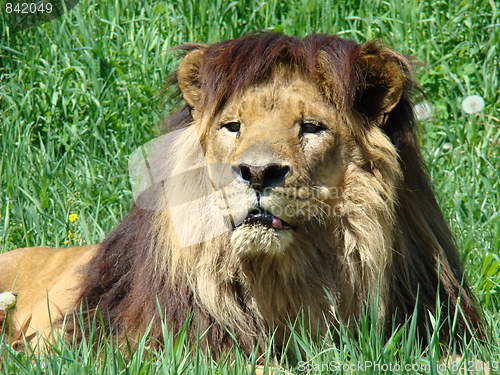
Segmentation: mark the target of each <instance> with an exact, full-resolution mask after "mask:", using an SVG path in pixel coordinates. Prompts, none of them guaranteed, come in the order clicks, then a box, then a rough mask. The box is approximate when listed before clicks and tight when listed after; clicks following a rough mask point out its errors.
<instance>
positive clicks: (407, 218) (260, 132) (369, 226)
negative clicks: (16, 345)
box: [0, 32, 481, 355]
mask: <svg viewBox="0 0 500 375" xmlns="http://www.w3.org/2000/svg"><path fill="white" fill-rule="evenodd" d="M180 49H182V50H184V56H183V58H182V60H181V62H180V64H179V67H178V69H177V71H176V73H175V75H174V79H173V80H172V82H173V84H174V86H176V87H178V88H179V89H180V93H181V95H182V100H183V102H182V103H183V104H182V106H181V108H180V109H179V110H178V111H177V112H176V113H174V115H172V116H171V117H170V119H169V120H168V121H167V125H168V129H169V130H170V131H171V132H173V133H175V132H177V133H175V134H176V136H175V137H174V138H173V140H172V139H170V140H169V143H168V144H161V147H156V148H155V151H154V152H152V154H151V155H150V163H149V164H148V165H150V166H151V169H154V170H155V171H154V173H152V174H154V177H155V178H156V180H157V181H155V182H154V183H152V184H151V186H148V187H147V188H145V189H143V190H142V191H140V194H138V195H137V197H136V202H135V205H134V207H133V208H132V209H131V211H130V213H129V214H128V215H127V216H126V217H125V219H124V220H123V221H122V222H121V224H119V225H118V227H117V228H116V229H115V230H114V231H113V232H112V233H111V234H109V235H108V236H107V237H106V238H105V239H104V241H103V242H102V243H100V244H98V245H91V246H86V247H76V248H69V249H50V248H27V249H19V250H14V251H11V252H7V253H5V254H2V255H1V256H0V291H5V290H16V291H17V292H18V301H17V306H16V309H15V310H14V311H13V312H12V320H11V324H12V327H11V328H12V331H13V332H17V331H19V330H23V332H24V333H25V335H26V337H28V338H31V337H34V336H35V332H39V333H40V334H41V335H43V336H50V333H51V328H52V325H53V324H54V323H55V322H57V320H58V319H59V321H60V320H61V318H62V317H63V316H65V315H66V314H71V313H73V312H75V311H83V316H87V317H92V316H93V314H95V313H96V312H97V311H100V312H101V313H102V314H104V315H103V316H104V317H105V318H104V319H103V321H104V322H105V327H102V328H103V329H106V330H108V329H109V330H111V331H113V332H117V333H118V334H119V335H120V336H121V337H133V336H138V335H140V334H142V333H144V332H145V331H146V330H147V329H148V333H149V335H150V336H151V337H152V338H154V339H160V340H161V337H162V322H163V323H165V324H166V325H167V326H168V327H169V328H170V329H171V330H172V332H174V333H178V332H179V331H180V330H181V329H182V327H183V325H184V324H185V322H186V319H187V318H188V317H189V319H188V321H189V327H190V328H189V330H188V334H189V337H191V338H192V339H193V342H196V339H195V337H196V335H197V334H199V333H200V332H201V333H204V336H203V339H202V340H201V344H202V345H203V346H204V347H207V348H210V350H211V352H212V353H214V354H215V355H217V353H223V352H224V351H225V350H228V349H229V348H230V347H231V346H233V345H234V343H235V341H236V342H237V343H238V345H239V346H240V348H242V349H243V350H244V351H246V352H250V351H252V350H253V349H255V348H261V349H262V348H263V343H265V342H266V338H268V337H269V336H268V335H270V334H273V335H274V345H275V346H276V347H277V348H281V347H282V346H283V345H284V342H285V340H286V337H287V330H288V328H287V327H289V324H290V322H294V321H295V320H296V319H297V318H298V317H300V316H301V314H304V313H305V314H307V319H306V321H308V322H310V323H309V324H310V325H308V327H309V329H311V330H313V329H316V328H315V327H320V331H321V329H323V328H321V327H324V326H325V324H332V325H336V324H337V325H338V324H354V323H355V322H357V321H359V319H360V317H361V316H362V314H363V312H364V311H366V309H367V308H369V307H373V306H375V307H374V308H376V314H377V322H378V324H380V325H381V326H384V325H390V324H391V322H392V323H393V322H394V321H396V322H398V323H403V322H405V321H406V319H407V318H408V317H410V316H412V315H413V314H417V316H416V319H417V322H418V326H419V327H420V332H421V336H422V338H425V337H426V330H425V327H426V324H427V323H428V322H427V320H428V317H429V315H433V316H434V317H436V316H437V314H436V311H437V309H438V308H440V310H441V323H442V325H443V329H442V330H441V335H440V339H441V340H443V342H445V341H446V340H447V339H448V338H449V336H450V335H454V336H456V337H457V338H461V337H462V336H466V335H469V336H470V335H471V334H480V332H481V318H480V312H479V309H478V307H477V305H476V303H475V299H474V296H473V295H472V293H471V290H470V288H469V286H468V285H467V283H466V280H465V277H464V272H463V270H462V266H461V264H460V261H459V258H458V255H457V250H456V247H455V244H454V239H453V237H452V234H451V232H450V230H449V229H448V226H447V224H446V223H445V220H444V219H443V215H442V213H441V211H440V209H439V207H438V204H437V202H436V199H435V197H434V194H433V191H432V188H431V185H430V181H429V177H428V176H427V172H426V169H425V166H424V162H423V158H422V155H421V151H420V148H419V145H418V140H417V134H416V133H417V129H416V125H415V121H414V116H413V112H412V108H413V104H414V103H413V101H414V98H415V97H416V95H417V94H418V93H419V89H418V86H417V85H416V83H415V82H414V80H413V77H412V75H413V73H412V63H411V61H410V59H409V58H407V57H405V56H404V55H402V54H399V53H397V52H395V51H392V50H391V49H389V48H388V47H386V46H384V45H383V44H381V43H380V42H377V41H372V42H367V43H365V44H362V45H360V44H358V43H356V42H354V41H350V40H346V39H342V38H340V37H338V36H332V35H323V34H317V35H310V36H307V37H305V38H303V39H299V38H296V37H292V36H286V35H282V34H278V33H266V32H262V33H254V34H250V35H246V36H243V37H241V38H238V39H234V40H228V41H223V42H220V43H215V44H213V45H203V44H189V45H184V46H181V47H180ZM168 134H170V133H168ZM168 134H167V135H168ZM166 153H168V155H166ZM148 168H149V167H148ZM167 170H168V171H167ZM172 176H173V177H172ZM47 297H48V298H49V302H50V304H49V307H51V315H49V314H48V312H47ZM374 301H376V303H374ZM438 303H439V305H440V306H437V304H438ZM458 308H460V312H459V313H457V309H458ZM160 315H161V316H162V319H160V318H159V316H160ZM454 319H455V320H456V327H453V329H452V324H451V322H452V321H453V320H454ZM89 320H90V318H89ZM26 322H29V324H28V325H29V328H28V327H27V326H26ZM23 323H24V329H23ZM87 324H88V322H87ZM150 324H151V326H149V325H150Z"/></svg>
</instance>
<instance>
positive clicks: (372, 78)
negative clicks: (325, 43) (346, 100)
mask: <svg viewBox="0 0 500 375" xmlns="http://www.w3.org/2000/svg"><path fill="white" fill-rule="evenodd" d="M408 65H409V64H408V62H407V61H406V59H405V58H404V57H402V56H400V55H398V54H396V53H395V52H392V51H390V50H388V49H385V48H383V47H379V46H378V45H377V44H375V43H367V44H365V45H364V46H363V47H362V50H361V54H360V56H359V60H358V66H357V67H358V69H359V71H358V72H359V73H358V74H359V75H358V77H359V79H360V82H359V86H358V90H357V94H356V106H357V108H358V110H359V111H360V112H361V113H363V114H364V115H366V116H368V117H369V118H371V119H373V120H376V121H377V122H379V124H380V125H382V124H383V122H384V119H385V118H386V117H387V116H386V115H387V114H389V113H390V112H391V111H392V110H393V109H394V107H396V105H397V104H398V103H399V101H400V99H401V96H402V95H403V90H404V87H405V83H406V81H407V77H406V73H405V69H407V67H408Z"/></svg>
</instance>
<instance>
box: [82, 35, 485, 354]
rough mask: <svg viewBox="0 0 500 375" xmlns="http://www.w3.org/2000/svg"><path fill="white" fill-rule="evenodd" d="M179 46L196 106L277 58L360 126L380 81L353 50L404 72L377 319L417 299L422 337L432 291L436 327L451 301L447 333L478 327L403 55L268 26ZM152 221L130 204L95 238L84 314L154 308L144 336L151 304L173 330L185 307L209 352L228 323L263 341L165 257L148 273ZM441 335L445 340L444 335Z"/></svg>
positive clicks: (120, 319) (391, 130)
mask: <svg viewBox="0 0 500 375" xmlns="http://www.w3.org/2000/svg"><path fill="white" fill-rule="evenodd" d="M180 48H181V49H183V50H186V51H193V50H198V49H202V50H204V55H203V59H202V61H201V65H200V67H199V71H198V73H197V76H196V77H193V79H194V80H195V81H197V82H198V84H199V86H200V87H201V98H200V100H201V103H202V106H203V107H204V108H206V109H207V110H212V111H213V113H214V114H215V113H217V112H218V111H220V110H221V108H223V107H224V105H225V104H226V103H227V101H228V100H229V99H230V98H232V97H233V96H234V95H235V94H237V93H239V92H242V91H243V90H245V89H246V88H248V87H251V86H253V85H255V84H258V83H261V82H265V81H266V80H267V79H268V78H269V75H270V74H271V71H272V69H273V67H275V66H276V65H278V64H284V65H286V66H287V67H288V68H289V69H291V70H294V71H300V72H301V73H303V74H305V75H306V76H309V77H312V78H313V79H314V80H315V82H317V84H318V86H319V87H320V88H321V90H322V92H323V94H324V95H325V97H326V98H327V99H328V100H330V102H332V103H335V105H338V106H341V107H344V108H355V109H356V112H357V113H358V115H359V117H360V118H361V119H362V122H363V124H364V126H365V127H366V129H369V128H370V127H373V126H378V125H377V123H378V121H379V117H380V116H381V113H380V112H379V111H378V108H379V107H380V100H381V99H380V98H381V97H382V96H383V94H385V90H386V88H385V87H384V86H383V85H381V86H379V87H372V85H371V81H370V79H371V77H370V76H368V75H367V74H366V71H367V70H366V67H361V66H360V65H359V63H358V58H359V56H360V54H361V53H364V54H370V53H373V54H382V55H384V56H385V57H386V58H387V59H389V60H391V61H394V62H395V63H396V64H397V65H398V66H400V67H401V69H402V71H404V73H405V85H404V92H403V96H402V98H401V100H400V101H399V103H398V104H397V106H396V107H395V108H394V109H393V110H392V111H391V112H390V113H389V114H388V115H387V118H385V119H384V121H385V123H384V125H383V127H382V129H383V131H384V132H385V134H386V135H387V137H389V139H390V140H391V142H392V144H393V145H394V146H395V148H396V150H397V154H398V158H399V163H400V167H401V170H402V172H403V182H402V183H401V184H400V185H399V186H398V187H397V191H396V193H397V202H396V218H395V220H394V222H395V225H396V226H397V229H396V232H397V235H396V236H395V240H394V244H393V250H394V251H393V255H392V256H393V264H392V269H391V270H390V275H391V277H392V280H391V283H390V286H389V297H388V300H389V301H390V305H389V306H388V314H387V316H386V317H385V319H386V320H387V323H390V322H391V321H392V316H393V315H394V314H395V315H396V320H397V322H399V323H402V322H404V321H405V320H406V319H407V317H409V316H410V315H411V314H412V313H413V312H414V311H415V304H416V301H417V299H418V307H417V311H418V323H419V327H420V329H421V331H420V332H421V336H422V337H426V331H425V325H426V323H427V319H428V314H429V312H430V313H432V314H434V315H436V301H438V300H439V302H440V304H441V307H442V313H443V314H444V315H445V316H444V317H442V323H444V328H443V331H442V333H448V334H449V333H450V330H451V328H450V325H449V322H451V321H453V317H454V314H455V312H456V309H457V306H458V304H459V303H460V307H461V311H462V313H463V314H459V315H458V316H457V329H456V330H455V331H454V333H455V335H457V337H458V336H460V335H464V334H465V333H469V334H470V333H471V332H475V331H480V318H479V315H478V312H477V311H478V310H477V308H476V307H475V302H474V299H473V297H472V295H471V292H470V290H469V287H468V286H467V284H466V282H465V280H464V274H463V271H462V268H461V265H460V262H459V259H458V256H457V251H456V248H455V244H454V240H453V237H452V234H451V232H450V230H449V229H448V227H447V225H446V223H445V221H444V219H443V216H442V214H441V211H440V209H439V207H438V205H437V202H436V200H435V198H434V194H433V192H432V189H431V187H430V183H429V178H428V177H427V172H426V168H425V166H424V162H423V160H422V155H421V152H420V149H419V145H418V141H417V137H416V129H415V124H414V119H413V112H412V97H413V95H414V92H415V91H417V87H416V86H415V84H414V82H413V80H412V78H411V71H410V70H411V68H410V63H409V62H408V59H407V58H405V57H403V56H401V55H399V54H396V53H394V52H392V51H389V50H387V49H385V48H384V47H383V46H381V45H380V44H379V43H368V44H366V45H364V46H361V45H358V44H357V43H355V42H353V41H349V40H345V39H342V38H339V37H336V36H330V35H311V36H308V37H306V38H304V39H298V38H296V37H291V36H285V35H281V34H275V33H256V34H251V35H248V36H244V37H242V38H239V39H235V40H229V41H224V42H221V43H216V44H214V45H211V46H204V45H186V46H181V47H180ZM193 120H194V119H193V117H192V112H191V108H190V106H189V105H187V104H186V105H185V106H184V107H183V108H181V109H180V110H179V111H178V112H177V113H176V114H174V115H172V117H171V118H170V120H169V121H168V127H169V128H170V129H175V128H179V127H184V126H186V125H189V124H191V123H192V122H193ZM366 129H364V128H362V129H359V135H358V136H359V143H360V144H363V140H362V138H363V135H364V134H365V133H364V132H365V130H366ZM364 152H365V156H366V158H367V159H368V160H372V161H374V162H377V160H376V159H375V158H376V155H373V154H371V152H372V150H370V149H369V147H368V146H366V147H365V150H364ZM366 168H367V169H369V168H370V166H369V165H367V167H366ZM156 220H157V216H156V213H155V212H154V211H149V210H145V209H141V208H139V207H136V206H134V208H133V209H132V210H131V212H130V213H129V214H128V216H127V217H126V218H125V219H124V220H123V222H122V223H121V224H120V225H119V226H118V227H117V228H116V229H115V230H114V232H112V233H111V234H110V235H109V236H108V237H107V238H106V239H105V240H104V242H103V243H102V244H101V245H100V249H99V252H98V255H97V256H96V257H95V259H93V260H92V261H91V262H90V264H89V265H88V267H87V269H86V276H85V280H84V285H83V292H82V295H81V298H80V301H81V302H82V303H83V306H84V307H85V309H86V311H87V312H90V313H93V312H94V311H95V310H96V309H97V308H98V307H99V309H100V310H101V311H102V312H104V314H105V316H107V317H108V318H109V320H108V323H109V326H108V328H110V329H112V330H116V331H118V332H124V331H127V332H131V333H132V334H134V333H140V332H141V331H144V330H145V329H146V327H147V325H148V324H149V323H150V321H151V319H153V318H154V317H156V318H155V320H154V323H153V325H152V328H151V331H150V335H151V337H153V338H157V339H161V337H162V327H161V322H160V320H159V318H158V304H159V306H161V309H162V312H163V314H164V316H163V318H164V321H165V322H166V324H167V325H168V326H169V327H171V328H172V330H173V331H174V332H179V330H180V329H181V327H182V325H183V323H184V322H185V320H186V318H187V316H188V315H189V314H192V320H191V326H192V328H193V329H191V331H190V334H191V335H192V337H194V336H195V335H196V333H197V332H204V331H205V330H207V329H208V332H207V334H206V336H205V340H204V341H203V344H204V345H206V346H208V347H210V348H211V349H212V350H213V352H214V353H215V354H217V353H219V352H220V351H223V350H226V349H227V348H229V347H231V346H232V345H233V343H234V341H233V339H232V338H231V334H230V333H229V332H228V330H232V334H234V336H235V338H236V340H237V341H238V343H239V344H240V346H241V348H242V349H243V350H245V351H247V352H249V351H251V350H252V348H253V347H254V346H256V345H257V346H259V345H261V344H260V343H262V342H265V340H262V341H260V340H261V339H262V338H264V337H266V334H267V332H264V331H262V327H261V326H260V325H259V324H258V323H257V320H256V319H255V318H254V317H252V316H250V317H249V318H248V320H247V321H245V322H242V325H241V327H236V326H233V327H227V326H224V325H223V324H220V322H218V320H217V319H216V318H215V317H214V316H213V315H212V314H211V313H210V312H208V311H207V310H206V309H205V308H204V306H203V305H202V304H201V303H200V301H199V299H198V296H197V295H196V292H195V291H193V290H192V288H190V285H189V279H188V275H184V276H182V275H180V276H178V278H177V279H175V280H176V281H175V282H173V279H172V278H171V277H170V275H169V274H168V273H169V272H170V265H169V264H167V265H165V267H166V268H165V269H166V273H165V272H162V273H160V272H158V265H157V259H158V257H157V254H155V251H156V252H161V251H163V250H162V249H163V248H164V246H165V245H164V242H165V238H162V233H160V232H159V231H158V230H157V228H156V226H155V221H156ZM221 243H222V242H221ZM153 250H154V251H153ZM221 287H222V286H221ZM224 287H226V286H224ZM229 288H230V290H229V291H228V294H231V295H232V297H233V298H234V301H236V302H235V303H237V304H239V305H240V306H239V308H240V309H241V311H249V310H248V308H247V306H245V300H244V298H243V297H242V295H241V293H242V291H241V285H239V283H238V280H235V281H234V283H233V284H232V285H230V286H229ZM417 296H418V297H417ZM248 315H251V313H250V312H248ZM196 328H198V329H196ZM441 339H442V340H443V341H446V340H447V337H446V334H443V335H442V336H441ZM193 342H194V341H193ZM278 345H279V343H278Z"/></svg>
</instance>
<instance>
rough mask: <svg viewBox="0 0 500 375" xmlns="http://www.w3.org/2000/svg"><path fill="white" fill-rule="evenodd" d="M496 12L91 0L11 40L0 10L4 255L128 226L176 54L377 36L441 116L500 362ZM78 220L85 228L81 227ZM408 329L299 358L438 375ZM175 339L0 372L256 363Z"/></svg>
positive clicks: (300, 342)
mask: <svg viewBox="0 0 500 375" xmlns="http://www.w3.org/2000/svg"><path fill="white" fill-rule="evenodd" d="M499 13H500V4H499V3H498V2H495V1H492V0H490V1H487V0H467V1H466V0H463V1H425V2H424V1H417V0H408V1H381V0H371V1H364V0H357V1H347V0H344V1H338V0H337V1H330V0H323V1H319V0H314V1H313V0H302V1H298V0H293V1H292V0H290V1H277V0H270V1H255V0H253V1H250V0H245V1H238V2H228V1H221V0H214V1H213V2H208V1H207V2H196V1H193V0H179V1H175V2H169V1H165V2H158V1H151V2H145V1H144V2H134V1H129V0H115V1H110V2H106V3H104V2H92V1H85V0H82V1H81V2H80V3H79V4H78V5H77V6H76V7H75V8H74V9H73V10H72V11H71V12H70V13H69V14H67V15H65V16H63V17H61V18H59V19H56V20H54V21H52V22H50V23H47V24H44V25H42V26H39V27H36V28H33V29H30V30H26V31H22V32H19V33H16V34H11V33H10V30H9V27H8V24H7V22H6V16H5V12H4V8H3V5H2V11H1V12H0V22H1V23H0V26H1V28H0V38H1V39H0V124H1V125H0V179H1V180H0V185H1V194H0V252H4V251H8V250H11V249H14V248H16V247H24V246H33V245H50V246H70V245H79V244H86V243H95V242H98V241H100V240H102V238H103V237H104V235H105V233H107V232H109V231H110V230H111V229H112V228H113V227H114V226H115V225H116V224H117V223H118V222H119V220H120V218H122V217H123V216H124V215H125V214H126V212H127V211H128V209H129V208H130V206H131V202H132V194H131V191H130V186H129V183H128V171H127V157H128V155H130V154H131V152H132V151H133V150H134V149H135V148H136V147H138V146H139V145H141V144H143V143H145V142H146V141H148V140H150V139H152V138H153V137H154V136H155V135H157V132H156V130H155V124H156V123H158V122H159V121H160V120H161V119H162V118H164V117H165V115H166V113H168V112H169V111H170V108H171V106H170V103H166V104H165V105H164V104H163V103H162V101H161V100H160V98H159V95H158V93H159V91H160V89H161V87H162V84H163V81H164V78H165V76H166V75H167V74H168V73H169V72H171V71H172V70H173V69H174V67H175V64H176V62H177V61H178V59H177V55H176V53H175V52H172V51H170V50H169V49H170V48H171V47H173V46H175V45H178V44H181V43H185V42H216V41H219V40H223V39H228V38H233V37H237V36H240V35H242V34H244V33H246V32H250V31H253V30H257V29H274V30H279V31H284V32H285V33H287V34H291V35H297V36H304V35H307V34H309V33H312V32H325V33H335V34H340V35H341V36H343V37H345V38H350V39H354V40H356V41H358V42H364V41H366V40H370V39H373V38H380V39H382V40H383V41H384V42H386V43H387V44H389V45H391V46H392V47H393V48H395V49H396V50H398V51H401V52H403V53H405V54H408V55H412V56H414V57H415V58H416V59H417V60H419V61H420V62H422V66H421V68H420V69H419V71H418V72H417V79H418V81H419V82H420V83H421V84H422V86H423V89H424V91H425V92H426V93H427V95H428V99H429V101H430V102H431V103H432V104H433V117H432V118H431V119H430V120H427V121H426V122H424V123H423V124H422V125H421V127H422V136H421V138H422V144H423V148H424V154H425V156H426V160H427V162H428V165H429V170H430V174H431V177H432V180H433V183H434V187H435V190H436V193H437V196H438V200H439V203H440V205H441V207H442V209H443V211H444V213H445V216H446V218H447V219H448V221H449V222H450V224H451V227H452V230H453V232H454V233H455V235H456V238H457V242H458V244H459V247H460V251H461V252H460V255H461V259H462V261H463V262H464V264H465V268H466V270H467V275H468V277H469V279H470V281H471V284H472V286H473V288H474V290H475V293H476V294H477V296H478V299H479V301H480V303H481V306H482V307H483V308H484V311H485V319H486V320H487V321H488V322H489V323H490V340H489V342H488V345H486V346H479V347H478V348H475V349H471V351H472V354H473V355H476V356H481V357H482V358H484V359H485V360H489V361H494V360H496V361H498V360H499V355H498V354H499V353H500V344H499V341H498V337H500V323H499V320H500V319H499V318H500V316H499V315H500V314H499V310H500V271H499V267H500V258H499V253H500V251H499V246H500V245H499V244H500V220H499V213H498V206H499V199H498V192H499V191H500V186H499V180H500V178H499V172H498V171H499V170H500V158H499V148H500V144H499V142H500V141H499V135H500V131H499V129H500V111H499V109H498V103H499V102H500V90H499V88H498V87H499V65H498V59H499V55H500V53H499V52H500V51H499V49H500V16H499ZM471 94H478V95H480V96H482V97H483V98H484V99H485V102H486V107H485V109H484V111H483V112H482V113H480V114H478V115H467V114H465V113H464V112H463V111H462V109H461V101H462V100H463V98H464V97H466V96H468V95H471ZM445 143H451V145H452V148H451V149H449V147H443V145H444V144H445ZM447 146H448V145H447ZM72 213H76V214H78V216H79V219H78V220H77V221H76V222H73V223H70V222H69V220H68V216H69V215H70V214H72ZM410 323H411V322H409V326H408V327H405V328H403V329H401V330H399V331H397V330H396V331H395V332H394V333H393V336H392V337H393V339H392V340H389V342H386V341H383V340H382V339H380V338H379V335H377V333H376V331H375V330H373V329H372V328H370V325H369V324H368V325H367V326H365V327H364V328H363V327H360V330H362V333H363V334H362V335H359V336H360V338H358V339H355V338H354V337H353V336H351V335H350V334H349V333H346V332H341V333H338V334H339V335H340V337H341V338H342V339H341V340H340V343H339V344H335V345H340V346H332V344H331V342H329V341H328V340H325V341H323V342H320V343H318V342H315V340H312V339H310V338H307V335H305V334H298V335H297V337H296V340H295V343H294V345H296V346H298V347H299V348H300V350H301V351H302V352H303V353H305V354H306V357H307V358H308V359H309V360H310V361H311V362H310V364H315V363H316V364H320V363H326V362H330V361H336V363H341V364H352V363H357V362H358V361H364V360H367V359H368V360H374V359H375V360H376V361H378V362H379V363H389V362H392V361H396V360H397V361H399V362H400V363H406V362H408V363H420V362H422V361H423V362H425V361H427V362H428V363H436V362H435V360H437V358H436V348H435V347H432V346H431V347H429V348H415V347H412V345H411V344H412V341H411V339H410V338H411V335H412V329H411V324H410ZM363 330H364V331H363ZM169 340H170V341H169ZM166 342H167V343H169V344H167V345H166V346H165V348H164V349H162V350H159V349H158V350H157V349H147V348H145V347H144V348H143V350H142V351H139V352H135V353H132V354H130V355H128V356H127V355H126V353H123V352H121V351H120V350H116V348H115V347H114V346H113V341H112V340H108V341H104V342H102V343H100V344H99V345H100V346H99V350H98V354H101V355H96V354H93V353H92V351H91V350H89V348H88V347H86V346H85V345H83V344H82V345H81V346H79V347H76V348H75V347H70V346H68V345H67V344H65V343H61V344H60V345H58V346H56V347H55V348H53V349H52V350H51V351H49V352H48V353H45V354H44V355H40V356H35V355H31V354H30V353H29V352H28V354H15V355H12V356H10V355H7V356H6V358H8V359H5V360H4V362H2V364H0V368H1V369H3V371H4V372H7V373H45V372H46V370H47V369H50V372H54V373H63V374H65V373H75V372H77V373H79V372H82V373H90V374H93V373H96V374H97V373H116V372H123V373H130V374H139V373H141V372H142V373H149V372H153V373H200V374H204V373H208V372H211V373H227V372H229V373H238V374H239V373H244V371H246V369H247V364H249V363H251V360H249V359H246V358H244V356H243V355H241V354H239V353H238V352H237V350H236V349H235V350H236V353H235V355H234V358H235V359H234V363H231V362H228V361H226V362H224V361H222V362H220V363H217V364H216V363H213V362H211V361H210V360H208V359H207V358H204V357H203V355H202V354H199V355H194V356H192V357H191V356H189V355H188V354H187V353H188V352H189V350H196V348H195V349H192V348H191V349H190V348H186V346H185V344H184V343H177V344H175V340H174V339H172V338H170V339H169V338H168V337H166ZM326 342H329V344H328V345H327V344H325V343H326ZM143 346H144V345H143ZM2 350H3V351H4V353H6V350H7V349H6V348H2ZM42 364H43V366H42ZM284 365H285V366H287V367H292V368H295V369H296V371H297V369H298V367H297V364H291V363H289V364H287V363H284ZM2 366H3V367H2ZM44 366H45V367H44ZM311 368H312V369H313V370H314V371H313V372H320V368H319V367H311ZM437 370H438V369H435V370H432V371H433V373H436V371H437ZM344 372H345V373H351V372H350V371H344ZM386 372H387V373H390V372H391V371H386ZM367 373H370V372H369V371H368V372H367ZM373 373H377V372H373ZM401 373H404V372H401Z"/></svg>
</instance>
